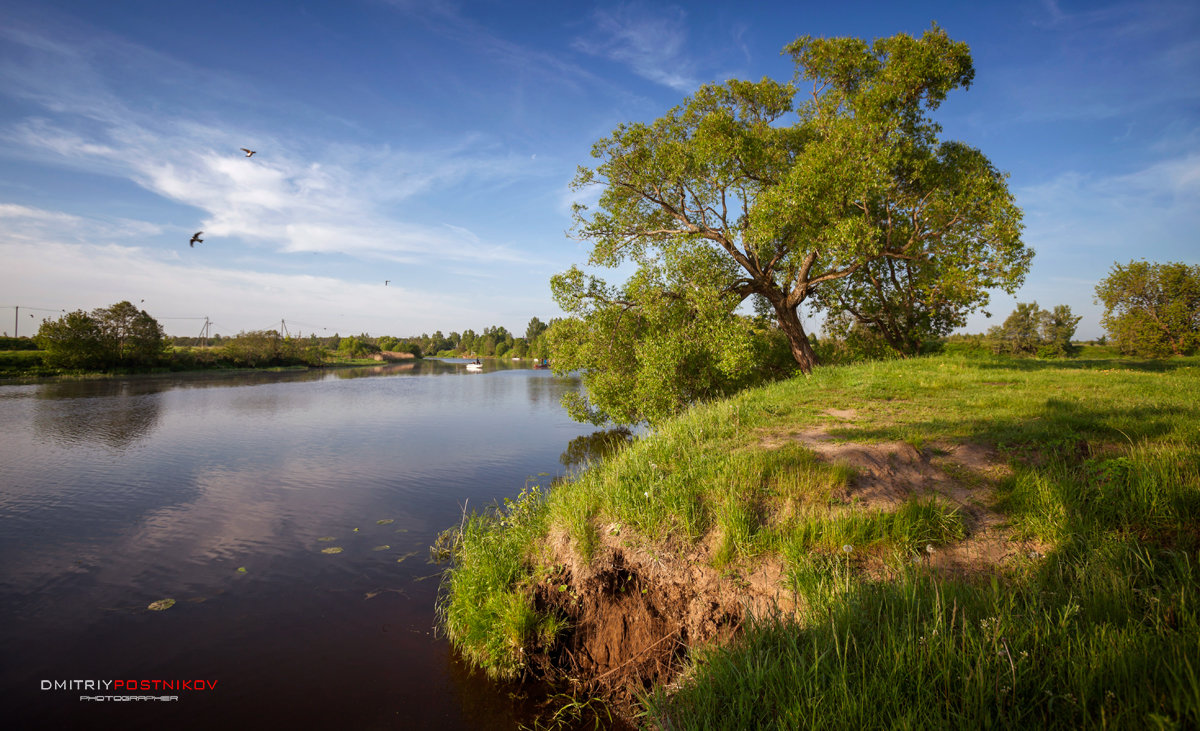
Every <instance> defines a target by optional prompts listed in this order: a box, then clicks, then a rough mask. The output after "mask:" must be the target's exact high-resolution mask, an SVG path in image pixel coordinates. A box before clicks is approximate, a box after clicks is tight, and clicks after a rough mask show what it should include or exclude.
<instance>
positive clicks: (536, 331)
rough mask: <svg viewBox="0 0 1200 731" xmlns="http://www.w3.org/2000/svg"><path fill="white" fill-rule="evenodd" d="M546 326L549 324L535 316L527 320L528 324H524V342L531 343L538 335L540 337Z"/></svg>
mask: <svg viewBox="0 0 1200 731" xmlns="http://www.w3.org/2000/svg"><path fill="white" fill-rule="evenodd" d="M547 327H549V325H547V324H546V323H544V322H542V321H541V320H539V319H537V318H536V317H534V318H531V319H530V320H529V324H528V325H526V326H525V340H526V342H530V343H532V342H533V341H534V340H537V339H538V338H539V337H541V335H542V333H544V332H546V328H547Z"/></svg>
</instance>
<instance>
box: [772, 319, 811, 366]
mask: <svg viewBox="0 0 1200 731" xmlns="http://www.w3.org/2000/svg"><path fill="white" fill-rule="evenodd" d="M775 316H776V317H777V318H778V320H779V329H780V330H783V334H784V335H787V339H788V343H789V344H791V346H792V357H793V358H795V359H796V363H798V364H799V365H800V370H801V371H803V373H804V375H806V376H807V375H809V374H810V373H812V369H813V366H815V365H816V364H817V354H816V353H815V352H813V349H812V343H810V342H808V335H807V334H806V333H805V332H804V324H803V323H801V322H800V315H799V314H798V313H797V312H796V308H795V307H788V306H787V305H783V306H779V305H776V306H775Z"/></svg>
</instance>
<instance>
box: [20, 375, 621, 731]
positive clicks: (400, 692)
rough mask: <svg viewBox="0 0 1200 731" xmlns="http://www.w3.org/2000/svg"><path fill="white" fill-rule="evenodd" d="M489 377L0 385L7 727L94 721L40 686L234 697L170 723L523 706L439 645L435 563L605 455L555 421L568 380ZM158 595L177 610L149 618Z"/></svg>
mask: <svg viewBox="0 0 1200 731" xmlns="http://www.w3.org/2000/svg"><path fill="white" fill-rule="evenodd" d="M493 365H495V368H493V369H491V370H490V371H485V372H484V373H483V374H471V375H469V374H468V373H467V372H466V370H465V366H464V365H462V364H455V363H448V362H443V361H438V360H433V359H429V360H425V361H421V362H417V363H398V364H381V365H378V366H368V367H363V368H351V369H331V370H326V371H319V370H318V371H294V372H276V373H265V372H255V373H237V374H233V373H207V374H186V375H171V376H156V377H150V378H142V379H110V380H103V381H101V380H96V381H80V382H60V383H50V384H42V385H38V386H27V385H21V386H12V387H5V386H0V423H4V424H5V426H6V428H5V430H4V432H0V518H2V519H3V520H4V524H3V528H4V530H2V531H0V555H3V556H4V561H2V562H0V647H4V648H5V654H6V658H5V659H6V660H7V662H4V663H0V690H3V691H5V693H4V694H5V696H6V697H7V696H10V695H12V696H15V697H17V708H18V710H17V712H16V713H15V716H14V715H6V717H8V718H10V720H9V721H8V722H6V723H8V724H9V725H12V727H32V726H34V723H33V722H34V720H35V719H38V720H39V725H42V726H47V727H49V726H54V725H59V726H63V725H83V724H84V723H86V721H87V720H88V719H87V718H84V717H83V715H84V714H87V713H89V712H91V709H90V708H88V709H85V708H81V707H79V706H78V704H65V703H64V702H62V698H61V697H58V696H55V697H54V698H51V695H50V694H39V693H38V692H37V691H36V689H37V682H38V679H39V678H43V677H70V676H74V675H76V674H78V673H90V674H91V675H90V676H88V675H85V676H84V677H93V676H94V677H111V676H112V674H113V673H118V672H121V673H145V674H147V676H153V675H164V676H170V677H186V674H187V673H196V672H202V671H206V672H211V674H212V676H213V677H220V678H222V682H223V683H227V684H228V685H227V686H225V687H229V688H231V689H232V690H230V691H229V695H223V696H221V698H220V699H217V700H214V701H213V703H212V704H211V705H208V706H204V707H202V706H201V705H200V704H198V703H193V704H192V705H190V706H189V707H188V712H189V714H195V716H194V718H193V717H192V716H190V715H189V717H188V718H184V719H182V721H184V722H183V723H182V724H180V725H182V726H183V727H209V728H211V727H222V726H231V725H232V726H236V722H234V721H233V719H244V718H245V717H247V716H253V717H268V716H269V717H274V718H277V719H281V718H285V717H286V718H288V719H294V720H295V721H296V724H297V725H314V724H313V721H314V719H316V718H318V717H319V718H320V719H321V720H323V721H327V723H325V724H324V725H328V726H344V727H357V728H364V727H374V726H379V725H382V724H381V723H379V722H380V721H381V720H389V721H390V720H395V719H396V718H400V719H405V718H408V717H412V718H414V719H416V718H417V717H419V718H420V720H421V721H427V722H428V723H421V724H416V725H417V726H418V727H422V726H430V727H432V726H437V727H441V728H478V727H508V728H512V727H513V726H515V725H516V724H517V722H518V720H519V719H520V718H522V717H526V715H525V714H526V713H527V711H526V710H525V708H524V706H525V702H524V701H519V700H514V699H512V698H510V697H509V696H508V694H507V692H506V690H505V688H503V687H499V686H497V685H495V684H491V683H488V682H487V681H486V680H485V679H482V678H481V677H480V676H478V675H477V674H474V673H471V672H469V671H467V670H466V669H465V667H463V666H462V665H461V664H460V663H459V662H458V661H457V659H455V658H454V657H453V656H452V655H451V653H450V650H449V647H448V645H447V644H446V642H445V640H444V638H437V637H434V636H433V634H432V632H433V623H434V617H433V607H434V603H435V599H436V593H437V585H438V580H437V572H438V571H439V570H440V569H441V568H442V567H436V566H429V565H427V564H426V563H425V558H426V557H427V556H428V548H429V546H430V545H431V544H432V543H433V541H434V539H435V538H436V535H437V533H438V532H440V531H441V530H443V529H445V528H447V527H449V526H453V525H457V524H458V523H459V521H460V519H461V515H462V505H463V504H464V503H465V502H466V501H468V500H469V503H470V505H471V506H472V508H473V507H474V506H476V505H487V504H490V503H492V502H497V501H499V500H503V498H505V497H512V496H514V495H516V494H517V492H519V491H520V489H521V487H522V485H524V484H525V483H526V481H527V480H528V479H530V477H531V476H532V475H538V474H541V473H546V474H547V475H548V476H549V477H550V478H551V479H552V478H553V476H555V475H556V474H561V473H562V472H563V471H564V465H570V464H576V463H582V462H586V461H587V460H588V459H595V458H597V457H598V456H599V455H600V454H602V453H604V452H605V450H606V449H610V448H612V446H613V444H614V443H616V442H617V441H620V439H619V438H618V437H616V436H614V435H613V434H608V435H607V436H595V435H593V436H592V437H590V438H584V439H582V440H575V441H572V439H573V438H575V437H578V436H580V435H581V434H584V433H585V432H586V431H591V430H590V428H588V427H585V426H583V425H580V424H576V423H574V422H572V421H570V419H569V418H567V417H566V415H565V414H564V413H563V410H562V408H561V407H560V406H559V399H560V397H561V396H562V394H563V393H564V392H566V391H569V390H571V389H573V388H576V387H577V383H578V382H577V381H576V380H574V379H569V378H556V377H554V376H552V375H551V374H550V373H548V372H546V371H535V370H533V369H531V368H528V367H522V368H518V367H516V366H515V365H514V364H512V363H504V362H500V363H496V364H493ZM473 375H479V376H480V377H472V376H473ZM368 376H373V378H369V377H368ZM451 376H458V377H457V378H452V377H451ZM522 381H525V382H524V383H522ZM610 431H611V430H610ZM602 434H604V433H602ZM568 442H571V444H570V445H568ZM564 445H567V452H566V453H564V452H563V448H564ZM564 454H570V455H573V456H570V457H563V458H562V459H560V456H562V455H564ZM547 481H548V480H547ZM325 537H335V541H329V542H325V541H323V540H322V539H323V538H325ZM332 545H336V546H338V547H341V548H343V549H344V550H343V551H342V552H340V553H338V554H336V555H326V554H324V553H322V551H323V549H325V548H327V547H330V546H332ZM241 569H245V571H242V570H241ZM166 597H171V598H174V599H176V601H177V604H176V605H175V606H174V607H173V608H171V609H170V610H169V611H167V612H162V613H156V612H149V611H147V610H146V607H147V605H148V604H149V603H150V602H152V601H156V600H159V599H163V598H166ZM383 627H391V628H399V630H400V631H399V632H397V633H395V637H393V636H392V635H393V633H392V632H390V631H387V630H382V629H380V628H383ZM297 637H302V638H303V641H302V642H297V641H296V638H297ZM328 667H336V668H338V673H337V675H338V677H339V678H341V682H340V683H339V684H337V685H336V689H337V690H338V691H339V692H338V693H330V692H329V691H330V689H332V688H334V687H335V686H334V685H332V684H331V681H330V679H329V677H327V674H325V673H324V672H323V669H324V668H328ZM203 669H207V670H203ZM264 678H265V679H267V680H264ZM10 689H12V690H14V691H15V692H14V693H8V692H7V691H8V690H10ZM281 707H282V709H281ZM417 707H419V708H420V711H419V712H418V711H408V710H406V709H411V708H417ZM289 709H290V710H289ZM300 709H303V710H300ZM397 709H399V710H397ZM397 712H398V713H399V714H400V715H399V716H395V715H393V714H395V713H397ZM56 714H57V715H56ZM281 714H282V715H281ZM289 714H290V715H289ZM305 714H316V715H312V716H311V717H309V716H306V715H305ZM320 714H324V715H320ZM381 714H382V715H381ZM60 717H69V718H70V719H72V720H73V721H75V722H77V723H73V724H65V723H56V721H55V719H58V720H62V718H60ZM13 718H16V719H17V720H16V721H15V722H14V721H13ZM91 720H92V721H93V722H94V718H92V719H91ZM129 720H130V721H131V723H130V724H129V727H131V728H148V727H161V726H162V725H175V724H174V723H159V721H165V720H171V721H177V720H180V719H178V718H172V719H167V717H165V716H152V715H146V714H144V712H143V714H141V715H138V714H131V719H129ZM14 723H15V724H16V725H13V724H14ZM401 725H404V724H403V723H402V724H401Z"/></svg>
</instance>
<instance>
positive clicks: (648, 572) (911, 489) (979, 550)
mask: <svg viewBox="0 0 1200 731" xmlns="http://www.w3.org/2000/svg"><path fill="white" fill-rule="evenodd" d="M830 416H833V417H835V418H836V419H838V420H840V421H849V420H853V419H854V418H855V414H854V412H853V411H849V410H847V411H843V412H838V413H833V412H830ZM793 441H799V442H800V443H801V444H803V445H804V446H806V447H807V448H809V449H812V450H813V451H814V452H816V453H817V454H818V455H819V456H820V457H821V458H822V459H824V460H828V461H831V462H842V463H846V464H849V465H851V466H852V467H854V469H855V470H856V477H855V479H854V480H853V481H852V482H851V484H850V485H849V486H848V487H847V488H846V489H845V493H844V494H843V495H839V496H836V497H838V498H840V501H839V502H841V503H842V504H843V506H848V507H843V508H837V509H850V510H859V509H861V510H875V509H882V510H890V509H894V508H896V507H897V506H898V505H899V504H900V503H902V502H903V501H905V500H906V499H908V498H910V497H911V496H913V495H926V496H929V497H932V498H933V499H937V500H943V501H946V502H947V503H949V504H951V505H953V506H955V507H957V508H958V509H959V511H960V515H961V516H962V519H963V522H964V525H965V526H966V528H967V537H966V538H965V539H964V540H962V541H959V542H958V543H957V544H956V545H952V546H942V547H939V548H938V549H937V550H936V551H935V552H933V553H932V554H923V555H922V558H921V560H922V561H923V562H925V563H926V564H927V565H929V566H930V567H931V568H932V569H934V570H938V571H943V572H947V573H952V574H957V575H971V574H978V573H985V572H992V571H994V570H996V569H997V568H998V567H1001V566H1003V565H1004V564H1006V563H1009V562H1010V561H1012V560H1014V559H1016V558H1017V557H1027V556H1037V555H1040V554H1041V553H1044V550H1045V547H1044V546H1039V545H1036V544H1032V543H1029V542H1023V541H1016V540H1014V539H1013V538H1012V537H1011V536H1010V535H1009V532H1008V531H1007V530H1006V528H1005V522H1004V518H1003V516H1002V515H1001V514H999V513H997V512H996V511H995V510H994V508H993V507H992V504H993V500H994V490H995V483H996V481H997V480H998V479H1000V478H1002V477H1004V476H1005V475H1006V474H1007V471H1008V467H1007V466H1006V465H1005V464H1004V463H1003V462H1002V461H1001V460H1000V459H999V457H998V456H997V455H996V453H995V452H994V451H993V450H991V449H989V448H988V447H986V446H985V445H978V444H957V445H955V444H936V445H928V446H927V447H926V448H924V449H922V450H920V451H918V450H917V449H915V448H913V447H912V446H911V445H909V444H906V443H903V442H886V443H875V444H861V443H853V442H845V441H838V440H836V439H834V438H833V437H831V436H830V435H829V434H828V433H827V432H826V431H824V430H822V429H816V428H814V429H809V430H805V431H801V432H796V433H788V434H778V433H775V434H771V435H770V436H768V437H765V438H764V439H763V441H762V443H761V446H762V447H763V448H767V449H771V448H778V447H780V446H782V445H783V444H785V443H788V442H793ZM831 510H832V509H831ZM601 533H602V534H603V538H602V542H601V545H600V547H599V548H598V549H597V550H596V553H595V555H594V556H593V558H592V560H591V561H586V562H585V561H581V560H580V559H579V558H578V557H577V556H576V554H575V551H574V550H573V548H572V546H571V544H570V539H569V538H568V537H567V535H566V534H558V535H554V536H552V537H551V544H552V545H551V548H552V554H553V557H552V559H551V561H552V563H553V565H554V566H555V569H556V572H555V573H554V574H553V575H552V576H550V577H549V578H548V579H547V580H546V581H544V582H543V583H542V584H541V585H540V586H539V587H538V589H537V593H536V602H537V607H538V609H539V610H540V611H547V610H549V611H553V612H555V613H557V614H558V615H559V616H561V617H564V618H566V619H567V620H568V622H569V626H568V629H567V631H566V632H565V633H564V636H562V637H560V638H559V642H558V643H557V645H556V646H555V647H554V648H552V649H551V650H550V651H548V652H546V653H543V654H542V655H541V656H540V657H537V658H535V662H534V665H535V666H536V667H538V668H539V669H540V671H541V672H542V673H544V674H546V675H548V676H551V677H560V678H561V677H565V678H567V679H569V680H570V681H571V682H572V683H574V684H575V685H576V686H577V688H578V689H579V690H582V691H584V692H586V693H588V694H590V695H596V696H600V697H603V698H605V699H606V700H608V701H609V702H610V703H612V704H613V706H614V707H615V708H616V710H618V711H619V712H629V711H631V710H633V708H634V702H635V700H636V697H637V694H639V693H643V692H645V691H648V690H649V689H650V688H651V687H652V686H654V685H655V684H667V683H669V682H671V681H672V679H674V678H675V677H676V675H677V674H678V672H679V670H680V668H681V664H682V663H681V661H682V659H683V658H684V656H685V655H686V652H687V650H688V648H690V647H697V646H700V645H703V644H706V643H710V642H721V641H724V640H726V639H728V638H730V637H732V636H733V635H734V634H735V633H737V631H738V630H739V629H740V627H741V624H742V622H743V621H744V620H745V619H746V617H747V614H748V613H753V614H755V615H758V616H764V615H766V614H769V613H771V612H783V613H790V612H793V611H795V610H796V609H797V598H796V596H795V595H794V594H793V593H792V592H791V590H790V589H789V588H787V586H786V585H785V584H786V582H785V578H786V576H785V571H784V567H783V565H782V563H781V562H780V561H779V559H778V558H775V559H772V560H770V561H766V562H760V563H759V564H757V565H755V566H740V567H739V568H738V570H736V571H730V570H725V571H718V570H716V569H714V568H713V567H712V563H713V562H712V554H713V550H714V546H715V545H717V542H718V541H717V538H718V537H717V536H710V537H709V540H708V541H705V542H702V543H701V544H700V545H697V546H694V547H690V548H687V549H682V550H675V549H673V548H671V547H668V548H665V549H664V548H650V547H647V546H645V545H642V544H641V543H640V542H639V541H638V540H637V539H636V538H635V537H631V536H628V535H627V534H626V535H621V534H620V533H621V531H620V530H619V529H617V528H616V526H609V527H603V529H602V530H601ZM860 560H862V561H864V563H863V564H862V565H860V570H863V571H865V572H867V573H868V574H877V573H879V574H882V573H884V572H883V563H882V559H877V560H876V559H871V558H870V557H868V556H863V557H861V558H860ZM872 561H875V562H877V563H879V566H873V565H872Z"/></svg>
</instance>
